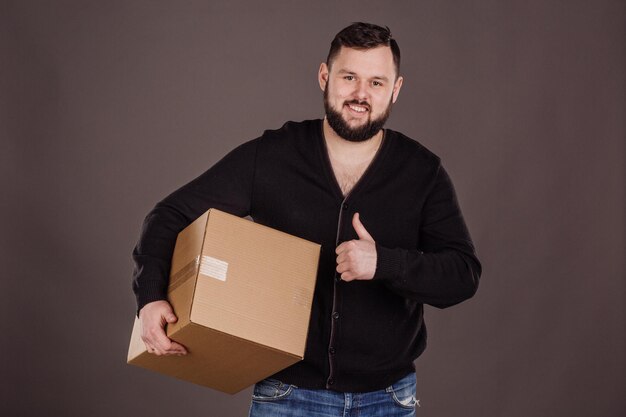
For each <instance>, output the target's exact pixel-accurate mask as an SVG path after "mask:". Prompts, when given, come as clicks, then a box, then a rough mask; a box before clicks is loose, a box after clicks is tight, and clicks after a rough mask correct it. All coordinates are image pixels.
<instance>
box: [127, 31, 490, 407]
mask: <svg viewBox="0 0 626 417" xmlns="http://www.w3.org/2000/svg"><path fill="white" fill-rule="evenodd" d="M318 81H319V84H320V87H321V89H322V90H323V92H324V109H325V111H326V117H325V118H324V119H323V120H307V121H303V122H287V123H286V124H285V125H284V126H283V127H282V128H280V129H278V130H268V131H266V132H265V133H264V134H263V135H262V136H260V137H259V138H257V139H254V140H252V141H249V142H247V143H245V144H243V145H241V146H239V147H238V148H236V149H235V150H233V151H232V152H230V153H229V154H228V155H227V156H226V157H224V158H223V159H222V160H221V161H220V162H218V163H217V164H216V165H215V166H213V167H212V168H210V169H209V170H208V171H206V172H205V173H204V174H202V175H201V176H200V177H198V178H196V179H195V180H193V181H192V182H190V183H189V184H187V185H185V186H183V187H181V188H180V189H179V190H177V191H175V192H174V193H172V194H171V195H169V196H168V197H166V198H165V199H164V200H163V201H161V202H159V203H158V204H157V205H156V206H155V208H154V209H153V210H152V211H151V212H150V213H149V214H148V216H147V217H146V220H145V221H144V226H143V229H142V233H141V237H140V240H139V242H138V243H137V246H136V247H135V250H134V252H133V258H134V261H135V273H134V281H133V289H134V291H135V294H136V296H137V303H138V311H139V318H140V320H141V322H142V327H143V335H142V337H143V340H144V342H145V344H146V346H147V348H148V350H149V351H150V352H152V353H154V354H156V355H183V354H185V353H186V349H185V347H184V346H181V345H180V344H178V343H176V342H174V341H172V340H170V339H168V338H167V336H166V335H165V332H164V326H165V324H166V323H168V322H169V323H171V322H174V321H176V316H175V315H174V313H173V311H172V309H171V306H170V305H169V303H168V302H167V283H168V273H169V265H170V264H169V262H170V259H171V255H172V251H173V247H174V244H175V241H176V235H177V234H178V232H179V231H180V230H182V229H183V228H184V227H186V226H187V225H188V224H189V223H191V222H192V221H193V220H195V219H196V218H197V217H198V216H199V215H200V214H202V213H204V212H205V211H206V210H207V209H209V208H211V207H214V208H217V209H220V210H224V211H227V212H230V213H233V214H236V215H239V216H246V215H250V216H251V217H252V218H253V219H254V220H255V221H256V222H258V223H261V224H264V225H267V226H270V227H273V228H275V229H279V230H282V231H285V232H287V233H291V234H293V235H296V236H300V237H302V238H304V239H308V240H311V241H314V242H318V243H320V244H321V245H322V251H321V255H320V263H319V268H318V276H317V283H316V289H315V295H314V298H313V305H312V311H311V321H310V326H309V334H308V339H307V346H306V351H305V358H304V360H303V361H301V362H299V363H297V364H295V365H293V366H291V367H289V368H287V369H285V370H283V371H281V372H279V373H278V374H276V375H273V376H272V377H271V378H268V379H266V380H263V381H260V382H259V383H257V384H256V385H255V388H254V392H253V397H252V404H251V407H250V416H253V417H256V416H276V417H285V416H307V417H318V416H319V417H323V416H338V415H343V416H347V415H355V416H356V415H358V416H361V417H368V416H385V417H393V416H414V415H415V405H416V404H417V400H416V387H415V384H416V376H415V367H414V364H413V362H414V360H415V359H416V358H418V357H419V356H420V355H421V353H422V352H423V351H424V349H425V347H426V327H425V324H424V320H423V305H424V304H430V305H433V306H436V307H440V308H443V307H449V306H452V305H455V304H458V303H460V302H462V301H464V300H466V299H467V298H470V297H471V296H473V295H474V293H475V292H476V289H477V287H478V280H479V277H480V272H481V266H480V263H479V261H478V259H477V257H476V254H475V250H474V246H473V244H472V240H471V238H470V236H469V233H468V230H467V227H466V226H465V222H464V220H463V216H462V214H461V211H460V208H459V205H458V203H457V199H456V196H455V192H454V188H453V186H452V183H451V181H450V178H449V176H448V175H447V173H446V171H445V170H444V168H443V166H442V164H441V161H440V159H439V158H438V157H437V156H436V155H434V154H433V153H431V152H430V151H428V150H427V149H426V148H424V147H423V146H422V145H420V144H419V143H418V142H416V141H414V140H412V139H410V138H408V137H406V136H404V135H403V134H401V133H399V132H396V131H393V130H391V129H385V128H384V125H385V123H386V121H387V119H388V117H389V114H390V112H391V108H392V105H393V104H394V103H395V102H396V100H397V98H398V94H399V93H400V89H401V87H402V81H403V78H402V77H401V76H400V49H399V48H398V45H397V43H396V41H395V40H394V39H393V38H392V37H391V33H390V31H389V29H388V28H383V27H380V26H376V25H372V24H367V23H354V24H352V25H350V26H348V27H347V28H345V29H343V30H342V31H341V32H339V33H338V34H337V35H336V36H335V38H334V40H333V41H332V44H331V48H330V52H329V54H328V58H327V60H326V62H324V63H322V64H321V66H320V68H319V73H318ZM294 272H295V273H297V271H294Z"/></svg>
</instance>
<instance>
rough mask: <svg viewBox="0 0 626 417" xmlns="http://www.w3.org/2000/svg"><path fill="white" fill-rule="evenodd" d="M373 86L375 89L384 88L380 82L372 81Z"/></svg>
mask: <svg viewBox="0 0 626 417" xmlns="http://www.w3.org/2000/svg"><path fill="white" fill-rule="evenodd" d="M372 85H373V86H374V87H382V86H383V83H381V82H380V81H372Z"/></svg>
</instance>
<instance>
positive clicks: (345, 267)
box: [337, 263, 350, 274]
mask: <svg viewBox="0 0 626 417" xmlns="http://www.w3.org/2000/svg"><path fill="white" fill-rule="evenodd" d="M349 270H350V264H348V263H341V264H339V265H337V272H339V273H340V274H343V273H344V272H346V271H349Z"/></svg>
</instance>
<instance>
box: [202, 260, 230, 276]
mask: <svg viewBox="0 0 626 417" xmlns="http://www.w3.org/2000/svg"><path fill="white" fill-rule="evenodd" d="M227 272H228V262H224V261H221V260H219V259H216V258H212V257H210V256H203V257H202V261H200V274H202V275H206V276H207V277H211V278H215V279H219V280H220V281H224V282H226V273H227Z"/></svg>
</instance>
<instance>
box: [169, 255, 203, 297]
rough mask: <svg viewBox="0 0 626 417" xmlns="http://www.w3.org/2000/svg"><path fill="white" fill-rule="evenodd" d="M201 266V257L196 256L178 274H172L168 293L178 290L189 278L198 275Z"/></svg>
mask: <svg viewBox="0 0 626 417" xmlns="http://www.w3.org/2000/svg"><path fill="white" fill-rule="evenodd" d="M199 264H200V255H198V256H196V257H195V258H194V259H192V260H191V262H189V263H187V265H185V266H183V267H182V268H180V269H179V270H178V272H176V273H175V274H172V276H171V277H170V286H169V288H168V292H171V291H174V290H175V289H176V288H178V287H180V286H181V285H183V284H184V283H185V282H186V281H187V280H188V279H189V278H192V277H194V276H195V275H196V272H197V271H198V265H199Z"/></svg>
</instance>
